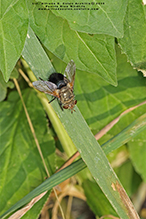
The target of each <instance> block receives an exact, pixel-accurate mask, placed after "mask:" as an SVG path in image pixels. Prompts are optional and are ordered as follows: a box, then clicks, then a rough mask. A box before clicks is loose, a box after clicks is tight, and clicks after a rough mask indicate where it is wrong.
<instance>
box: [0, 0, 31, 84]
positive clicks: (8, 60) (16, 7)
mask: <svg viewBox="0 0 146 219" xmlns="http://www.w3.org/2000/svg"><path fill="white" fill-rule="evenodd" d="M27 12H28V10H27V6H26V0H25V1H24V0H19V1H17V0H13V1H11V2H10V1H2V2H1V20H0V51H1V53H0V69H1V71H2V73H3V75H4V79H5V81H8V79H9V77H10V74H11V72H12V70H13V68H14V66H15V64H16V62H17V60H18V59H19V57H20V55H21V52H22V49H23V46H24V42H25V39H26V34H27V29H28V13H27Z"/></svg>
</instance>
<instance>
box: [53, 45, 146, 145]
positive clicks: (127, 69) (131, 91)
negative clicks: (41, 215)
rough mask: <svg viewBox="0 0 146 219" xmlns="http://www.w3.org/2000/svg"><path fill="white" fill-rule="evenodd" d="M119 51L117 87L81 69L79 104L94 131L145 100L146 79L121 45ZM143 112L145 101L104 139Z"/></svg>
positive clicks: (77, 83) (77, 78) (76, 90)
mask: <svg viewBox="0 0 146 219" xmlns="http://www.w3.org/2000/svg"><path fill="white" fill-rule="evenodd" d="M116 51H117V75H118V86H117V87H113V86H112V85H109V84H108V83H107V82H105V81H103V80H102V79H101V78H100V77H98V76H97V75H91V74H89V73H86V72H81V71H77V77H76V80H75V89H74V91H75V94H76V99H77V101H78V104H77V105H78V107H79V109H80V111H81V113H82V114H83V116H84V118H85V120H86V122H87V123H88V125H89V126H90V128H91V130H92V132H93V133H94V134H96V133H97V132H98V131H100V130H101V129H102V128H103V127H105V126H106V125H107V124H108V123H109V122H111V121H112V120H113V119H115V118H116V117H117V116H119V115H120V114H121V113H122V112H123V111H124V110H126V109H128V108H130V107H132V106H135V105H137V104H139V103H141V102H143V101H144V100H145V86H146V79H145V78H143V76H142V75H141V74H140V73H138V72H137V71H136V70H134V69H133V68H132V67H131V65H130V63H128V62H127V59H126V56H125V55H123V54H121V51H120V49H119V48H118V47H116ZM51 58H52V57H51ZM143 113H145V105H144V106H141V107H140V110H139V108H138V109H137V110H134V111H132V112H129V113H128V114H127V115H125V116H123V117H122V119H121V120H120V121H119V122H118V123H117V124H116V126H115V127H113V128H112V129H111V130H110V131H109V132H108V134H109V136H107V137H104V139H103V140H102V141H101V143H103V142H106V141H107V140H108V139H109V138H111V137H113V136H114V135H116V134H117V133H119V132H120V131H121V130H123V129H124V128H125V127H126V126H128V125H129V124H130V123H131V122H132V121H134V120H135V119H136V118H138V117H139V116H140V115H142V114H143Z"/></svg>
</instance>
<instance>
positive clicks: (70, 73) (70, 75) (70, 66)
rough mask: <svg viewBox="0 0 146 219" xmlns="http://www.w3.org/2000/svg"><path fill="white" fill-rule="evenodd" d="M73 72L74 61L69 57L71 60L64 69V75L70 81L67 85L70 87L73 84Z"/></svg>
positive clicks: (74, 67) (74, 70)
mask: <svg viewBox="0 0 146 219" xmlns="http://www.w3.org/2000/svg"><path fill="white" fill-rule="evenodd" d="M75 72H76V65H75V63H74V61H73V60H72V59H71V61H70V62H69V63H68V65H67V67H66V69H65V72H64V76H65V77H67V78H68V79H69V81H70V82H69V85H70V87H71V88H72V89H73V86H74V80H75Z"/></svg>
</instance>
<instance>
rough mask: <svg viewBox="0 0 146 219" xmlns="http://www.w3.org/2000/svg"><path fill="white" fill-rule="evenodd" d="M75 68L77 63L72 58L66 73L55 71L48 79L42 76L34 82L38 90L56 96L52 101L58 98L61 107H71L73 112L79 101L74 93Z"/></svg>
mask: <svg viewBox="0 0 146 219" xmlns="http://www.w3.org/2000/svg"><path fill="white" fill-rule="evenodd" d="M75 70H76V66H75V63H74V61H73V60H71V61H70V62H69V63H68V65H67V67H66V69H65V73H64V75H62V74H60V73H53V74H51V75H50V77H49V80H48V81H44V80H43V79H41V78H40V79H41V80H40V81H35V82H33V83H32V84H33V86H34V87H35V88H36V89H37V90H39V91H42V92H44V93H47V94H50V95H52V96H54V98H53V99H52V100H51V101H50V102H52V101H53V100H54V99H56V98H58V100H59V103H60V107H61V109H63V108H64V109H70V110H71V112H73V111H75V110H74V109H73V108H74V106H75V105H76V103H77V100H75V99H74V98H75V96H74V93H73V87H74V80H75ZM62 107H63V108H62Z"/></svg>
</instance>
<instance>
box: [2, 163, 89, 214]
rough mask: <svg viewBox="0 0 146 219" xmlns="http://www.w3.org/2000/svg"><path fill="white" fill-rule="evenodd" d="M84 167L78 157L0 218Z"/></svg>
mask: <svg viewBox="0 0 146 219" xmlns="http://www.w3.org/2000/svg"><path fill="white" fill-rule="evenodd" d="M85 167H86V165H85V163H84V162H83V161H82V159H79V160H78V161H76V162H74V163H72V164H71V165H69V166H68V167H66V168H65V169H63V170H61V171H59V172H57V173H55V174H54V175H52V176H51V177H49V178H48V179H46V180H45V181H44V182H43V183H42V184H41V185H39V186H38V187H36V188H35V189H34V190H33V191H31V192H30V193H28V194H27V195H26V196H25V197H24V198H22V199H21V200H20V201H18V202H17V203H16V204H15V205H14V206H12V207H11V208H10V209H9V210H8V211H7V212H5V213H4V214H3V215H0V218H5V217H6V216H7V215H8V214H10V213H11V212H13V211H15V210H17V209H18V208H20V207H22V206H23V205H25V204H26V203H28V202H29V201H31V199H33V198H34V197H36V196H38V195H40V194H41V193H43V192H45V191H47V190H50V189H52V188H53V187H54V186H56V185H58V184H60V183H61V182H63V181H65V180H66V179H68V178H70V177H71V176H73V175H74V174H76V173H78V172H79V171H81V170H82V169H84V168H85Z"/></svg>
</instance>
